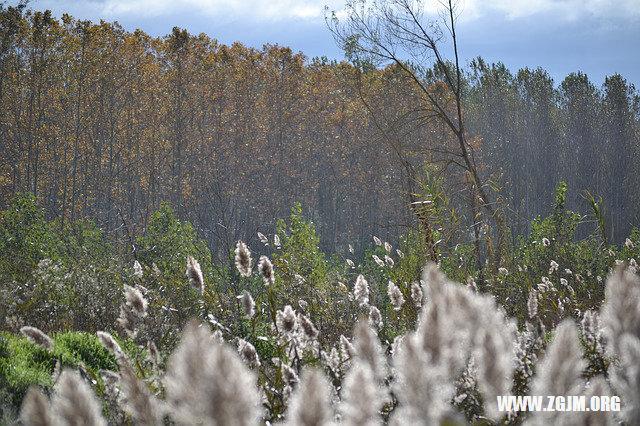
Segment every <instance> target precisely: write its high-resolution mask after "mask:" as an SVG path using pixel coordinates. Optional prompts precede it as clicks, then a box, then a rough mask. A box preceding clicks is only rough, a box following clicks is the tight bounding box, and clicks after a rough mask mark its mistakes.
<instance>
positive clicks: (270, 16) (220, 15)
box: [42, 0, 640, 22]
mask: <svg viewBox="0 0 640 426" xmlns="http://www.w3.org/2000/svg"><path fill="white" fill-rule="evenodd" d="M55 1H57V2H60V3H68V4H69V7H70V9H71V10H75V9H76V8H77V7H79V6H80V5H83V7H85V8H87V7H89V8H91V9H92V10H96V9H98V10H99V13H100V14H101V16H102V17H104V18H106V19H120V18H121V17H122V16H123V15H129V16H132V15H133V16H136V17H139V18H153V17H159V16H170V15H178V14H179V15H182V16H190V15H191V16H204V17H211V18H215V19H217V20H223V21H231V20H238V19H243V20H249V21H256V22H259V21H262V22H264V21H266V22H277V21H288V20H292V19H296V20H307V21H309V20H321V19H323V17H324V7H325V5H327V6H328V7H329V9H330V10H338V11H340V10H341V9H343V8H344V5H345V1H346V0H93V1H91V0H90V1H84V2H77V1H76V2H73V1H68V0H62V1H60V0H55ZM53 2H54V0H42V3H43V6H48V4H49V3H53ZM441 2H442V0H424V4H425V11H426V12H427V13H429V14H432V13H434V12H435V11H436V10H437V9H438V7H439V5H440V4H441ZM49 7H50V6H49ZM459 8H460V11H461V15H460V19H461V20H463V21H467V22H468V21H474V20H476V19H480V18H490V19H509V20H517V19H520V18H526V17H531V16H536V15H543V14H544V15H546V16H548V15H553V16H554V17H555V18H554V19H557V20H558V21H576V20H578V19H584V18H596V19H603V20H614V21H639V20H640V0H459Z"/></svg>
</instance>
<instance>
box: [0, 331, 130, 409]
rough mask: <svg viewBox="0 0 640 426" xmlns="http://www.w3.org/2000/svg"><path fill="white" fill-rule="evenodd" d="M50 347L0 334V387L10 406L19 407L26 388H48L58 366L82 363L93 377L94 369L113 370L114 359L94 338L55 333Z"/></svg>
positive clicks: (22, 338)
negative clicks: (6, 393)
mask: <svg viewBox="0 0 640 426" xmlns="http://www.w3.org/2000/svg"><path fill="white" fill-rule="evenodd" d="M53 341H54V346H53V348H52V350H50V351H49V350H47V349H44V348H42V347H41V346H39V345H36V344H33V343H31V342H29V341H28V340H27V339H26V338H25V337H22V336H13V335H11V334H9V333H4V332H3V333H0V388H4V389H6V390H7V392H8V394H9V395H10V396H11V401H10V402H11V403H12V404H13V406H14V407H15V408H17V407H19V406H20V404H21V401H22V398H24V395H25V394H26V392H27V390H28V389H29V386H31V385H38V386H42V387H43V388H45V389H49V388H50V387H51V386H52V385H53V381H54V379H53V376H52V375H53V373H54V370H55V367H56V365H57V364H58V363H60V365H61V366H63V367H64V366H66V367H72V368H77V367H78V365H79V364H80V363H82V364H83V365H84V366H85V368H86V370H87V371H88V372H90V373H91V374H93V375H96V376H97V372H98V370H115V369H116V368H117V363H116V360H115V357H114V356H113V355H112V354H110V353H109V352H108V351H107V350H106V349H104V347H103V346H102V345H101V344H100V342H99V340H98V339H97V337H95V336H93V335H90V334H87V333H80V332H69V333H59V334H57V335H55V336H54V337H53Z"/></svg>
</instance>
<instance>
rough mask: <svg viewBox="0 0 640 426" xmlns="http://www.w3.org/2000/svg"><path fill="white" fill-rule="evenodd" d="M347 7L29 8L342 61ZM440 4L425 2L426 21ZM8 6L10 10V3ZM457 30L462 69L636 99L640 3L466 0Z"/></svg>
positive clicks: (187, 0)
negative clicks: (583, 83)
mask: <svg viewBox="0 0 640 426" xmlns="http://www.w3.org/2000/svg"><path fill="white" fill-rule="evenodd" d="M345 1H346V0H244V1H242V0H32V1H31V2H30V3H29V6H30V7H31V8H33V9H36V10H45V9H50V10H51V11H52V12H53V14H54V15H55V16H57V17H60V16H62V14H63V13H69V14H70V15H72V16H74V17H76V18H78V19H90V20H92V21H95V22H98V21H99V20H100V19H104V20H106V21H118V22H119V23H120V24H121V25H122V26H123V27H124V28H125V29H127V30H131V31H133V30H135V29H137V28H140V29H142V30H143V31H145V32H147V33H148V34H150V35H152V36H162V35H165V34H168V33H170V32H171V29H172V28H173V27H174V26H178V27H181V28H186V29H187V30H188V31H189V32H190V33H192V34H199V33H202V32H204V33H206V34H207V35H209V36H210V37H211V38H215V39H217V40H219V41H220V42H223V43H228V44H230V43H233V42H235V41H240V42H242V43H244V44H245V45H249V46H253V47H257V48H261V47H262V46H263V45H264V44H267V43H268V44H279V45H282V46H289V47H291V48H292V49H293V50H294V51H302V52H303V53H304V54H306V55H307V56H308V57H315V56H326V57H328V58H330V59H338V60H340V59H342V58H343V54H342V52H341V51H340V49H339V48H338V47H337V46H336V44H335V42H334V40H333V37H332V36H331V34H330V32H329V30H328V29H327V27H326V24H325V20H324V16H325V11H324V10H325V6H327V7H328V8H329V10H336V11H338V12H340V10H342V9H343V8H344V4H345ZM438 1H439V0H426V1H425V4H426V7H427V11H428V12H430V11H431V10H432V8H433V6H432V5H433V4H437V3H438ZM10 4H11V2H10ZM460 6H461V9H460V15H459V22H458V29H457V31H458V34H459V50H460V55H461V58H462V60H463V62H465V63H467V62H469V61H470V60H471V59H473V58H476V57H478V56H481V57H482V58H484V59H485V61H487V62H498V61H500V62H503V63H504V64H506V65H507V67H508V68H510V69H511V70H512V71H514V72H515V71H517V70H518V69H519V68H522V67H525V66H527V67H530V68H536V67H542V68H544V69H545V70H547V71H548V72H549V73H550V74H551V76H552V77H553V78H554V80H555V83H556V84H559V83H560V82H561V81H562V79H564V77H566V76H567V75H568V74H569V73H571V72H576V71H582V72H584V73H586V74H587V75H588V76H589V78H590V79H591V81H592V82H594V83H595V84H596V85H601V84H602V83H603V82H604V79H605V76H608V75H612V74H614V73H619V74H621V75H622V76H623V77H624V78H626V79H627V80H628V81H629V82H630V83H632V84H634V85H635V86H636V88H638V89H640V0H461V3H460Z"/></svg>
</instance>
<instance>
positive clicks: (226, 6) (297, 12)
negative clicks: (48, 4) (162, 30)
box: [103, 0, 344, 21]
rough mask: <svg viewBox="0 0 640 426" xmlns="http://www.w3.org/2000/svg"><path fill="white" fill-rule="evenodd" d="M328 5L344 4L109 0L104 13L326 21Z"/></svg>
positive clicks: (260, 0)
mask: <svg viewBox="0 0 640 426" xmlns="http://www.w3.org/2000/svg"><path fill="white" fill-rule="evenodd" d="M325 4H327V5H328V6H329V8H334V9H335V8H340V7H342V6H343V5H344V3H343V1H341V0H330V1H328V2H327V1H318V0H247V1H237V0H136V1H130V0H106V1H105V2H104V6H103V12H104V14H105V15H107V16H112V17H114V18H117V17H118V16H119V15H122V14H135V15H138V16H143V17H153V16H164V15H170V14H175V13H180V14H182V15H187V14H189V15H191V14H193V15H206V16H210V17H216V18H222V19H228V18H231V19H238V18H245V19H250V20H267V21H281V20H288V19H303V20H310V19H319V18H323V16H324V6H325Z"/></svg>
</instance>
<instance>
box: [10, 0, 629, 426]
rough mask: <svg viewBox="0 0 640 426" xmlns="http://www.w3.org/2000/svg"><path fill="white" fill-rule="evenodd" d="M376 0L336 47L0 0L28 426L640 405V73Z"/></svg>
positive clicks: (13, 359)
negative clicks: (246, 38)
mask: <svg viewBox="0 0 640 426" xmlns="http://www.w3.org/2000/svg"><path fill="white" fill-rule="evenodd" d="M369 3H370V2H368V1H353V2H347V5H346V15H344V16H346V18H345V17H343V15H337V14H331V13H330V12H327V16H326V21H327V27H328V28H327V31H330V32H331V33H332V34H333V35H334V37H335V40H336V42H337V43H338V45H339V46H340V47H341V48H342V49H343V50H344V53H345V60H341V61H337V60H334V59H328V58H326V57H320V58H318V57H315V58H309V57H307V56H305V54H304V53H303V52H294V51H292V49H290V48H288V47H284V46H279V45H273V44H265V45H264V46H263V47H262V49H257V48H253V47H248V46H245V45H243V44H241V43H234V44H232V45H225V44H221V43H220V42H218V41H217V40H216V39H215V38H212V37H211V36H209V35H206V34H198V35H195V34H190V33H189V32H188V31H187V30H185V29H181V28H178V27H175V28H174V29H173V31H172V32H171V33H170V34H167V35H166V36H164V37H158V38H154V37H151V36H150V35H148V34H146V33H145V32H143V31H142V30H136V31H133V32H131V31H128V30H125V29H124V28H123V27H122V26H121V25H119V24H118V23H114V22H106V21H100V22H91V21H83V20H78V19H75V18H74V17H72V16H70V15H64V16H62V17H61V18H60V19H58V18H56V17H54V16H53V15H52V13H51V12H50V11H45V12H42V11H35V10H33V9H30V8H29V7H28V4H27V3H25V2H20V3H19V4H18V5H17V6H10V5H8V4H6V3H2V2H0V106H1V108H0V424H24V425H30V424H34V425H36V424H38V425H76V424H141V425H151V424H154V425H156V424H204V425H253V424H265V423H268V424H274V423H278V424H285V423H286V424H291V425H305V426H306V425H309V426H311V425H318V426H319V425H329V424H345V425H377V424H397V425H401V424H424V425H436V424H448V425H449V424H451V425H458V424H460V425H462V424H479V425H493V424H496V425H498V424H522V423H526V424H542V423H546V424H575V425H582V424H592V425H605V424H629V425H633V424H638V422H640V403H639V402H638V395H640V278H639V276H638V264H637V261H638V260H640V229H639V228H638V225H639V224H640V204H639V203H638V201H637V200H638V199H639V198H640V92H639V91H638V90H637V89H636V88H635V87H634V85H633V84H632V83H631V82H629V81H627V80H626V79H625V78H624V77H623V76H622V75H619V74H614V75H611V76H608V77H606V78H605V80H604V83H603V84H602V85H596V84H595V83H593V82H592V81H590V79H589V77H588V76H587V75H586V74H584V73H583V72H580V71H576V72H575V73H571V74H569V75H567V76H566V78H564V80H562V81H554V79H553V78H552V77H551V76H550V74H549V73H548V72H547V71H545V69H544V68H543V67H539V68H535V69H530V68H523V69H519V70H510V69H509V68H508V67H507V66H505V65H504V64H502V63H500V62H498V63H488V62H486V61H485V60H483V59H482V58H481V57H477V58H476V59H474V60H473V61H470V62H469V63H466V64H463V63H461V61H460V60H459V59H458V56H457V55H458V54H457V50H455V53H454V55H449V56H445V55H444V53H445V52H448V50H445V49H444V48H443V47H442V44H443V43H452V45H453V46H454V47H457V45H456V42H457V39H456V33H455V29H456V26H455V22H456V21H455V18H456V15H455V14H456V8H455V7H454V3H453V2H451V1H449V2H444V3H443V7H444V13H443V15H442V16H441V18H442V19H443V22H442V23H440V24H439V26H438V25H436V24H433V23H431V24H433V25H431V24H430V25H429V26H425V25H423V23H424V22H426V21H428V17H426V16H424V15H422V14H421V13H420V11H419V10H418V9H416V7H417V6H416V5H417V4H420V2H419V1H418V2H416V1H412V0H397V1H375V2H373V3H372V4H373V6H371V7H370V4H369ZM577 68H579V64H577ZM500 395H565V396H566V395H586V396H587V403H588V402H589V398H590V397H591V396H601V395H617V396H620V397H621V400H622V402H621V406H620V408H619V410H614V412H604V411H595V410H594V411H592V412H564V413H563V412H562V411H563V410H558V411H556V412H553V413H538V412H531V413H528V412H526V411H517V410H516V411H513V410H506V411H508V412H505V410H501V409H499V408H498V407H497V406H496V402H495V401H496V397H499V396H500ZM498 400H499V398H498ZM283 422H284V423H283Z"/></svg>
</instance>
